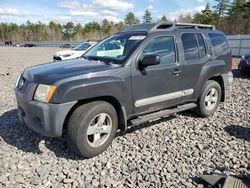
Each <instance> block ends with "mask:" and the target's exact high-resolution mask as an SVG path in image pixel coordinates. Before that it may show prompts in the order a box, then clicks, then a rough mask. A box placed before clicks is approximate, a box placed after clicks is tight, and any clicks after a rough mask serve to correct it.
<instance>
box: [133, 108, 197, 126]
mask: <svg viewBox="0 0 250 188" xmlns="http://www.w3.org/2000/svg"><path fill="white" fill-rule="evenodd" d="M196 106H197V105H196V104H195V103H189V104H184V105H181V106H177V107H176V108H172V109H166V110H162V111H159V112H155V113H152V114H147V115H143V116H139V117H138V118H136V119H132V120H130V122H131V123H132V125H140V124H142V123H145V122H148V121H152V120H156V119H159V118H163V117H168V116H170V115H172V114H175V113H178V112H182V111H185V110H189V109H192V108H195V107H196Z"/></svg>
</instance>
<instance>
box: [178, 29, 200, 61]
mask: <svg viewBox="0 0 250 188" xmlns="http://www.w3.org/2000/svg"><path fill="white" fill-rule="evenodd" d="M181 39H182V44H183V48H184V55H185V60H186V61H195V60H199V59H200V57H199V48H198V43H197V39H196V36H195V33H184V34H183V35H182V36H181Z"/></svg>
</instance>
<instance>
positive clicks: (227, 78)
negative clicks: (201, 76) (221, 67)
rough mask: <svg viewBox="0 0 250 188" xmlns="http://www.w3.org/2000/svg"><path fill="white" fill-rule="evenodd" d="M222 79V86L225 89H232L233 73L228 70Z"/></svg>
mask: <svg viewBox="0 0 250 188" xmlns="http://www.w3.org/2000/svg"><path fill="white" fill-rule="evenodd" d="M222 77H223V81H224V87H225V90H229V91H232V89H233V80H234V79H233V73H232V72H231V71H229V72H228V73H227V74H223V75H222Z"/></svg>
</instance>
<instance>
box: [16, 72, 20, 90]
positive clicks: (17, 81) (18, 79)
mask: <svg viewBox="0 0 250 188" xmlns="http://www.w3.org/2000/svg"><path fill="white" fill-rule="evenodd" d="M20 78H21V75H19V76H18V78H17V80H16V85H15V88H17V86H18V83H19V81H20Z"/></svg>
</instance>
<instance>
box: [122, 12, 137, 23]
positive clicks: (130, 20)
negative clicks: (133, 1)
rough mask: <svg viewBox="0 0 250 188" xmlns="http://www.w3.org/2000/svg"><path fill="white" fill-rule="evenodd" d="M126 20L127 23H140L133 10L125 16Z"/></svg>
mask: <svg viewBox="0 0 250 188" xmlns="http://www.w3.org/2000/svg"><path fill="white" fill-rule="evenodd" d="M124 22H125V24H126V25H133V24H138V23H140V20H139V19H138V18H136V17H135V14H134V13H133V12H129V13H128V14H127V15H126V17H125V19H124Z"/></svg>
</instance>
